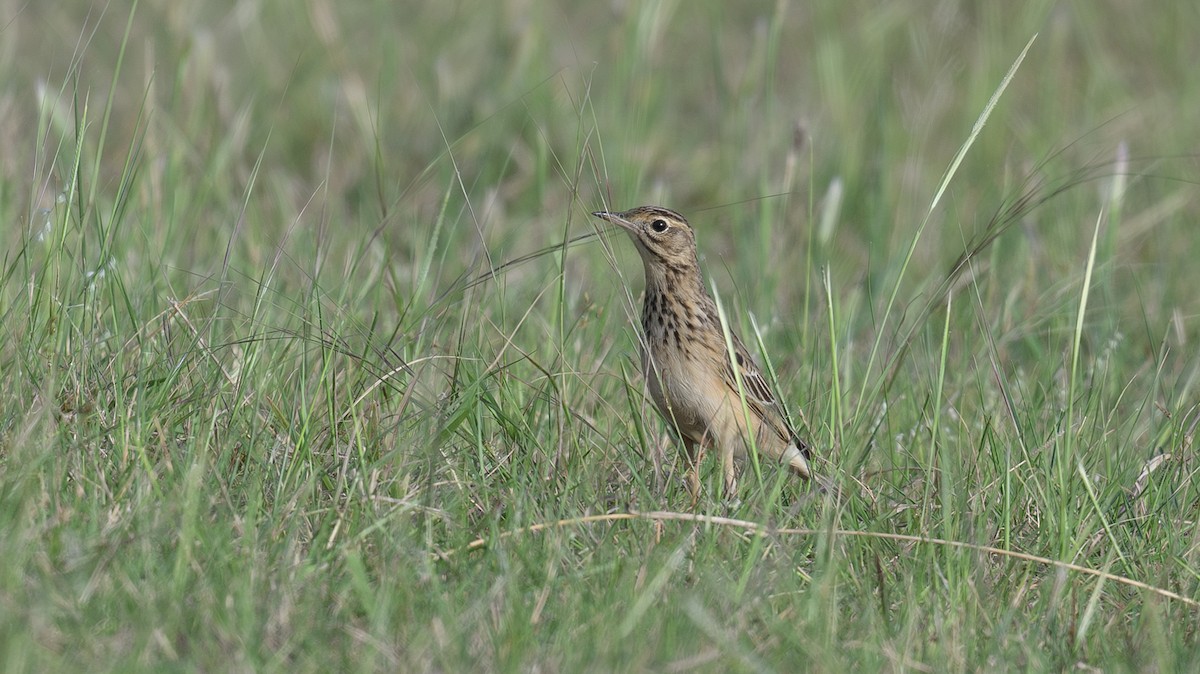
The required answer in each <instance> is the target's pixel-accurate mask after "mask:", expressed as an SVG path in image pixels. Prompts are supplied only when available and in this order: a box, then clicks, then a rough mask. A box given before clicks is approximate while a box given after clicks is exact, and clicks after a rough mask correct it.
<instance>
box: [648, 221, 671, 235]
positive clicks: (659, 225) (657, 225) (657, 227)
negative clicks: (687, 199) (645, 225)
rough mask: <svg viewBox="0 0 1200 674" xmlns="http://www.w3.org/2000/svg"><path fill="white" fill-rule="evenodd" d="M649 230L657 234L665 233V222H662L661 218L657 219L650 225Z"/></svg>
mask: <svg viewBox="0 0 1200 674" xmlns="http://www.w3.org/2000/svg"><path fill="white" fill-rule="evenodd" d="M650 229H653V230H654V231H656V232H659V233H662V232H665V231H667V221H666V220H663V219H662V218H659V219H657V220H655V221H654V222H652V223H650Z"/></svg>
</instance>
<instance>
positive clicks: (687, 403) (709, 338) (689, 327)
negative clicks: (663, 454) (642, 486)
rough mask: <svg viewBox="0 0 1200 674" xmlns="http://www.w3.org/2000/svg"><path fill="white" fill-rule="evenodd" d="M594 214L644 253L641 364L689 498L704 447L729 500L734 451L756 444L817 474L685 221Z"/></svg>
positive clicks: (655, 213) (742, 452) (696, 488)
mask: <svg viewBox="0 0 1200 674" xmlns="http://www.w3.org/2000/svg"><path fill="white" fill-rule="evenodd" d="M592 215H594V216H596V217H598V218H601V219H602V220H607V221H608V222H611V223H612V224H614V225H617V226H619V227H621V228H622V229H624V230H625V231H626V232H627V233H628V234H629V237H630V238H631V239H633V242H634V244H635V245H636V246H637V249H638V253H640V254H641V256H642V264H643V266H644V267H645V272H646V299H645V304H644V306H643V307H642V330H643V332H644V333H645V341H644V343H643V345H642V371H643V373H644V375H645V377H646V383H647V386H648V388H649V389H650V397H651V398H653V400H654V403H655V405H656V406H657V407H658V409H659V411H660V412H661V413H662V415H663V417H665V418H666V420H667V423H669V424H671V425H672V426H673V427H674V428H675V429H676V431H677V432H678V433H679V436H680V438H681V439H682V440H683V445H684V450H685V453H686V457H687V461H688V472H687V480H688V489H689V490H690V491H691V495H692V502H693V503H695V501H696V500H697V499H698V498H699V493H700V476H699V465H698V464H699V459H700V454H699V453H700V450H701V449H703V448H706V447H715V448H716V449H717V452H718V454H719V456H720V458H721V472H722V476H723V477H724V480H725V495H726V498H734V497H735V494H736V490H737V471H736V468H735V467H734V457H739V458H744V457H746V456H748V455H749V453H750V452H751V451H753V450H757V451H758V452H759V454H761V455H763V456H766V457H769V458H770V459H773V460H775V461H778V462H779V463H782V464H783V465H785V466H787V467H788V468H789V469H791V471H792V472H793V473H795V474H797V475H799V476H801V477H804V478H811V477H812V470H811V469H810V467H809V463H808V462H809V459H811V458H812V456H811V453H810V450H809V447H808V445H807V444H805V443H804V442H803V441H801V440H800V438H799V437H798V436H797V435H796V433H795V431H793V430H792V428H791V426H790V425H789V424H788V422H787V419H786V418H785V417H784V415H783V412H782V410H781V408H780V406H779V404H778V403H777V402H776V400H775V396H774V394H772V393H771V388H770V386H769V385H768V384H767V380H766V379H765V378H764V377H763V375H762V372H761V370H759V367H758V364H757V363H755V362H754V359H753V358H752V357H751V356H750V352H749V351H747V350H746V347H745V345H744V344H742V340H741V339H739V338H738V336H737V335H736V334H735V333H734V332H733V330H732V329H729V330H728V335H729V338H728V340H726V337H725V335H726V331H725V330H724V329H722V326H721V319H720V316H719V314H718V313H717V303H716V302H715V301H713V298H712V295H710V294H709V293H708V291H707V290H706V289H705V288H704V279H703V277H702V276H701V274H700V262H699V259H698V258H697V257H696V234H695V232H694V231H693V230H692V227H691V226H690V225H689V224H688V222H687V220H686V219H684V217H683V216H682V215H680V214H678V213H676V212H675V211H672V210H669V209H666V208H659V207H657V206H641V207H639V208H635V209H632V210H629V211H624V212H621V213H613V212H608V211H597V212H595V213H593V214H592Z"/></svg>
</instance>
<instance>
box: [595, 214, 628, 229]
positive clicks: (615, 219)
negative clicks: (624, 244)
mask: <svg viewBox="0 0 1200 674" xmlns="http://www.w3.org/2000/svg"><path fill="white" fill-rule="evenodd" d="M592 215H594V216H596V217H597V218H600V219H601V220H606V221H608V222H611V223H613V224H614V225H616V226H618V227H620V228H621V229H624V230H625V231H627V232H636V231H637V225H635V224H633V223H632V222H630V221H628V220H626V219H625V218H623V217H621V216H622V214H621V213H610V212H609V211H596V212H594V213H592Z"/></svg>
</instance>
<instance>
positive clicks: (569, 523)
mask: <svg viewBox="0 0 1200 674" xmlns="http://www.w3.org/2000/svg"><path fill="white" fill-rule="evenodd" d="M622 520H640V521H648V522H696V523H700V524H710V525H714V526H721V527H730V528H737V529H746V530H749V531H752V532H754V533H758V534H763V535H766V534H773V535H782V536H816V535H818V534H826V535H832V536H844V537H846V538H876V539H880V540H886V541H901V542H906V543H921V544H925V545H941V546H946V547H950V548H958V549H961V550H971V551H974V552H983V553H987V554H990V555H1000V556H1002V557H1008V558H1010V559H1017V560H1021V561H1024V562H1032V563H1034V564H1042V565H1045V566H1052V567H1054V568H1056V569H1062V570H1064V571H1075V572H1077V573H1082V574H1084V575H1087V576H1092V577H1095V578H1099V579H1100V580H1111V581H1113V582H1114V583H1120V584H1121V585H1127V586H1129V587H1134V588H1137V589H1139V590H1146V591H1148V592H1152V593H1154V594H1157V595H1159V596H1160V597H1165V598H1167V599H1174V600H1176V601H1179V602H1182V603H1184V604H1186V605H1188V606H1190V607H1192V608H1194V609H1200V601H1196V600H1195V599H1191V598H1189V597H1185V596H1183V595H1181V594H1179V593H1177V592H1172V591H1170V590H1167V589H1164V588H1161V587H1155V586H1154V585H1150V584H1148V583H1143V582H1142V581H1140V580H1134V579H1133V578H1129V577H1127V576H1121V575H1117V574H1115V573H1109V572H1108V571H1100V570H1098V569H1093V568H1089V567H1086V566H1080V565H1079V564H1072V563H1071V562H1063V561H1060V560H1057V559H1050V558H1049V557H1042V556H1040V555H1031V554H1029V553H1027V552H1017V551H1015V550H1005V549H1004V548H997V547H993V546H991V545H978V544H975V543H965V542H963V541H951V540H946V539H944V538H930V537H927V536H914V535H911V534H893V533H887V532H880V531H855V530H852V529H810V528H804V527H800V528H788V527H783V528H777V527H773V526H770V525H766V524H761V523H759V522H751V521H750V520H741V519H736V518H732V517H720V516H717V515H699V514H696V513H680V512H671V511H664V510H654V511H649V512H638V511H630V512H623V513H606V514H603V515H585V516H583V517H570V518H567V519H562V520H556V521H554V522H540V523H538V524H531V525H529V526H527V527H521V528H519V529H513V530H512V531H506V532H504V533H501V534H500V535H499V536H497V537H496V538H495V539H494V540H488V539H487V538H484V537H480V538H477V539H475V540H473V541H471V542H470V543H467V544H466V545H465V546H464V547H462V548H460V549H458V550H451V551H449V552H443V553H438V556H440V557H442V558H443V559H445V558H448V557H450V556H451V555H453V554H456V553H459V552H470V551H471V550H478V549H480V548H483V547H486V546H488V545H489V544H491V543H495V542H497V541H501V540H504V539H506V538H512V537H514V536H518V535H520V534H532V533H537V532H539V531H545V530H547V529H564V528H567V527H573V526H578V525H582V524H594V523H597V522H618V521H622Z"/></svg>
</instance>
